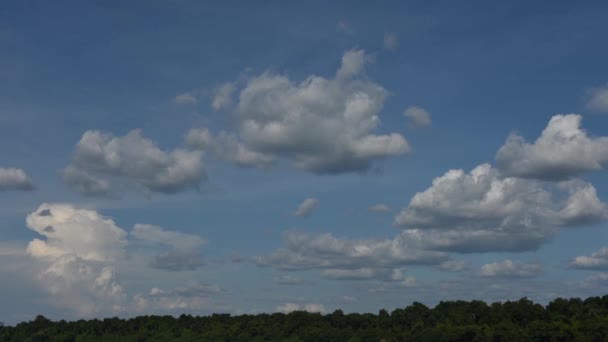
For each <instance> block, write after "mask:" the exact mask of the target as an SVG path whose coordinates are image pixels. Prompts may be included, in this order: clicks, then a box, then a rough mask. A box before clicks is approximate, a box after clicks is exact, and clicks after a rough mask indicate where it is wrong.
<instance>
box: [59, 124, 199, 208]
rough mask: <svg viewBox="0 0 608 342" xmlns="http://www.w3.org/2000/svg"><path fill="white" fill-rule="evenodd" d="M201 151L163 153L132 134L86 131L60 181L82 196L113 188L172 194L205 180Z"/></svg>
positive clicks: (136, 132) (103, 193) (97, 194)
mask: <svg viewBox="0 0 608 342" xmlns="http://www.w3.org/2000/svg"><path fill="white" fill-rule="evenodd" d="M202 157H203V153H202V152H201V151H198V150H197V151H188V150H184V149H175V150H173V151H168V152H166V151H163V150H161V149H159V148H158V147H157V146H156V145H155V144H154V143H153V142H152V141H150V140H149V139H146V138H144V137H142V135H141V131H140V130H133V131H131V132H129V133H128V134H127V135H125V136H124V137H114V136H113V135H112V134H110V133H102V132H99V131H87V132H85V133H84V134H83V135H82V138H81V139H80V141H79V142H78V144H77V145H76V148H75V150H74V153H73V155H72V161H71V163H70V165H68V166H67V167H66V168H65V170H64V172H63V179H64V181H65V182H66V183H67V184H68V185H69V186H70V187H71V188H73V189H74V190H76V191H78V192H80V193H81V194H83V195H90V196H103V195H109V194H110V193H111V191H112V190H113V186H114V187H115V188H125V187H127V188H128V187H132V186H135V187H138V188H140V189H143V190H144V191H146V192H160V193H167V194H171V193H176V192H180V191H183V190H186V189H188V188H197V187H198V185H199V183H200V182H201V181H202V180H203V179H204V178H205V172H204V169H203V161H202Z"/></svg>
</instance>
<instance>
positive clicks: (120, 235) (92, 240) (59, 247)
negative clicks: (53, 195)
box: [26, 203, 127, 262]
mask: <svg viewBox="0 0 608 342" xmlns="http://www.w3.org/2000/svg"><path fill="white" fill-rule="evenodd" d="M26 223H27V226H28V227H29V228H30V229H32V230H34V231H35V232H37V233H38V234H40V235H42V236H44V237H45V240H40V239H34V240H32V241H31V242H30V244H29V245H28V247H27V251H28V253H29V254H30V255H32V256H34V257H36V258H40V259H53V258H58V257H61V256H63V255H75V256H77V257H79V258H81V259H83V260H88V261H99V262H105V261H113V260H116V259H118V258H120V257H121V256H122V255H123V253H124V249H125V247H126V245H127V240H126V237H127V233H126V232H125V231H124V230H122V229H121V228H119V227H117V226H116V224H115V223H114V221H112V220H111V219H108V218H105V217H103V216H101V215H99V214H98V213H97V212H96V211H94V210H87V209H77V208H75V207H73V206H71V205H68V204H47V203H45V204H42V205H41V206H40V207H39V208H38V209H37V210H36V211H34V212H33V213H31V214H29V215H28V216H27V218H26Z"/></svg>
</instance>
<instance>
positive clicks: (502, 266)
mask: <svg viewBox="0 0 608 342" xmlns="http://www.w3.org/2000/svg"><path fill="white" fill-rule="evenodd" d="M541 272H542V266H541V265H540V264H537V263H524V262H521V261H512V260H509V259H506V260H503V261H499V262H494V263H490V264H485V265H483V266H481V270H480V274H481V275H482V276H483V277H500V278H530V277H536V276H538V275H540V273H541Z"/></svg>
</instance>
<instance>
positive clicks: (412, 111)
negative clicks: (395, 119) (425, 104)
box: [403, 106, 431, 127]
mask: <svg viewBox="0 0 608 342" xmlns="http://www.w3.org/2000/svg"><path fill="white" fill-rule="evenodd" d="M403 116H405V117H406V118H408V119H409V120H410V123H411V124H412V125H414V126H416V127H430V126H431V113H429V112H427V111H426V109H424V108H422V107H418V106H410V107H408V108H406V109H405V111H404V112H403Z"/></svg>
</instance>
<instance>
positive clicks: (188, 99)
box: [173, 93, 198, 105]
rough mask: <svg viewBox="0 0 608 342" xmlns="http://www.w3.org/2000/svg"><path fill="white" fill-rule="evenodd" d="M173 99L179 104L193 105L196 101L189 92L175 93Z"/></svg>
mask: <svg viewBox="0 0 608 342" xmlns="http://www.w3.org/2000/svg"><path fill="white" fill-rule="evenodd" d="M173 101H174V102H175V103H177V104H180V105H195V104H197V103H198V100H197V99H196V97H195V96H194V95H193V94H191V93H183V94H177V95H175V98H173Z"/></svg>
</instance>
